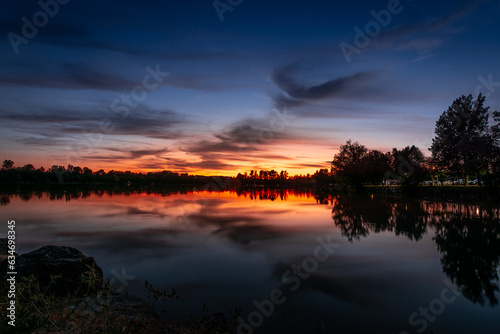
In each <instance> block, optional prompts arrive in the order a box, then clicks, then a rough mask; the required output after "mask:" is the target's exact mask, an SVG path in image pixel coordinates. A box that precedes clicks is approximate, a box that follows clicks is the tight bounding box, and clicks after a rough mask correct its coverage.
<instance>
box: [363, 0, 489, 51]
mask: <svg viewBox="0 0 500 334" xmlns="http://www.w3.org/2000/svg"><path fill="white" fill-rule="evenodd" d="M485 2H487V1H484V0H479V1H469V2H465V3H463V4H462V5H461V6H460V7H458V8H456V9H455V10H453V11H452V12H450V13H448V14H445V15H443V16H441V17H439V18H434V19H430V20H427V21H422V22H419V23H412V24H406V25H401V26H397V27H395V28H393V29H391V30H388V31H386V32H384V33H382V34H381V35H380V36H378V37H376V38H374V40H373V43H372V45H371V47H375V48H391V49H393V50H396V51H408V50H415V51H417V52H418V53H419V54H427V53H429V52H431V51H432V50H434V49H437V48H439V47H440V46H441V45H443V43H444V41H445V39H444V37H443V36H444V35H453V34H457V33H459V32H461V31H463V29H465V28H464V27H462V28H452V25H454V24H455V23H457V22H459V21H460V20H461V19H462V18H465V17H466V16H468V15H469V14H471V13H472V12H473V11H474V10H475V9H476V8H477V6H478V5H479V4H481V3H485ZM437 36H441V37H437Z"/></svg>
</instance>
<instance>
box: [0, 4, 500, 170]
mask: <svg viewBox="0 0 500 334" xmlns="http://www.w3.org/2000/svg"><path fill="white" fill-rule="evenodd" d="M499 16H500V2H499V1H446V2H444V1H442V2H435V1H427V0H413V1H411V0H401V1H397V0H389V1H385V0H384V1H373V0H371V1H368V0H364V1H350V2H348V1H342V2H338V1H319V0H308V1H302V0H299V1H272V2H271V1H260V0H254V1H250V0H220V1H219V0H216V1H213V0H192V1H166V0H165V1H153V0H142V1H124V0H122V1H105V2H103V1H93V0H91V1H76V0H72V1H71V0H40V1H24V0H19V1H9V2H7V3H6V4H4V5H3V10H2V11H1V12H0V35H1V36H2V38H1V39H0V59H1V67H0V99H1V101H2V103H1V104H0V159H1V160H2V161H3V160H4V159H10V160H13V161H14V162H15V166H23V165H24V164H28V163H31V164H33V165H34V166H35V168H39V167H40V166H44V167H45V168H49V167H50V166H52V165H64V166H67V165H69V164H71V165H74V166H81V167H83V166H87V167H90V168H91V169H93V170H98V169H104V170H105V171H109V170H112V169H113V170H132V171H137V172H149V171H153V172H154V171H162V170H171V171H176V172H187V173H190V174H203V175H236V173H238V172H245V171H250V170H252V169H253V170H255V169H259V170H260V169H276V170H285V169H286V170H288V171H289V173H290V174H291V175H293V174H306V173H314V171H316V170H317V169H320V168H329V167H330V161H331V160H332V158H333V156H334V155H335V154H336V153H337V152H338V151H339V146H340V145H342V144H344V143H345V142H346V141H347V140H349V139H352V140H353V141H358V142H360V143H361V144H363V145H365V146H366V147H367V148H369V149H378V150H381V151H384V152H386V151H389V150H391V149H392V148H393V147H396V148H403V147H405V146H407V145H415V146H417V147H419V148H420V149H421V150H422V151H423V152H424V154H425V155H427V156H430V152H429V151H428V148H429V147H430V145H431V143H432V138H433V136H434V126H435V123H436V121H437V119H438V118H439V116H440V115H441V113H442V112H443V111H445V110H446V109H447V108H448V106H449V105H451V104H452V102H453V100H455V99H456V98H458V97H459V96H461V95H462V94H464V95H468V94H473V95H475V96H477V94H479V93H480V92H481V93H483V94H485V95H486V96H487V99H486V105H487V106H490V107H491V109H490V111H493V110H500V108H499V106H500V68H499V59H500V58H499V55H500V43H499V41H500V40H499V37H498V36H499V35H500V20H498V18H499Z"/></svg>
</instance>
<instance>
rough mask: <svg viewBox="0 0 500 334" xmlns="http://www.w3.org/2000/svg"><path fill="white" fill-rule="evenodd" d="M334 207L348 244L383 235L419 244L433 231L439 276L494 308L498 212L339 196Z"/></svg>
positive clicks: (479, 207)
mask: <svg viewBox="0 0 500 334" xmlns="http://www.w3.org/2000/svg"><path fill="white" fill-rule="evenodd" d="M332 203H333V208H332V219H333V221H334V223H335V225H336V226H337V227H339V228H340V230H341V232H342V235H343V236H345V237H346V238H347V239H348V240H349V241H350V242H353V240H360V239H361V238H363V237H366V236H368V235H369V233H370V232H374V233H380V232H385V231H390V232H392V231H394V233H395V234H396V235H404V236H406V237H407V238H409V239H410V240H415V241H418V240H420V239H422V236H423V235H424V234H425V233H427V228H428V227H429V226H433V227H434V230H435V236H434V238H433V240H434V241H435V242H436V244H437V248H438V251H439V252H440V253H441V264H442V268H443V272H444V273H445V274H446V275H447V276H448V277H449V278H450V279H451V280H452V281H453V282H454V283H455V284H456V285H457V287H458V288H459V289H460V290H461V291H462V293H463V295H464V296H465V297H466V298H467V299H469V300H470V301H472V302H474V303H479V304H481V305H483V304H485V303H489V304H490V305H492V306H493V305H497V304H498V299H497V298H496V296H495V293H496V292H498V291H499V287H498V280H499V273H498V268H499V263H500V219H499V209H498V207H492V206H490V205H484V204H483V205H473V204H467V203H446V202H429V201H423V200H420V201H418V200H407V199H401V198H399V199H396V198H376V197H375V198H373V197H372V196H366V197H342V196H337V197H335V198H334V200H333V201H332Z"/></svg>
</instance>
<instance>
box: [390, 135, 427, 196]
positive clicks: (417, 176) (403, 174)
mask: <svg viewBox="0 0 500 334" xmlns="http://www.w3.org/2000/svg"><path fill="white" fill-rule="evenodd" d="M391 156H392V159H391V166H392V170H393V171H394V173H396V175H398V177H399V178H401V184H402V185H404V186H411V187H414V186H417V185H418V184H419V183H420V182H422V181H423V180H424V178H425V176H426V175H427V170H426V168H425V167H424V164H423V162H424V154H423V153H422V151H420V149H419V148H418V147H416V146H415V145H412V146H411V147H410V146H406V147H405V148H403V149H402V150H398V149H397V148H393V149H392V153H391Z"/></svg>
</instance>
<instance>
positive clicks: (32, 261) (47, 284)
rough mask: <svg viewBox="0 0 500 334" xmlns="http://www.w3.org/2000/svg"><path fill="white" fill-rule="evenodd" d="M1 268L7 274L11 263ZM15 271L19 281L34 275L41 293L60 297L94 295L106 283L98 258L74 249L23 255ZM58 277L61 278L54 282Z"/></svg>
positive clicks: (49, 249) (56, 248)
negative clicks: (53, 278)
mask: <svg viewBox="0 0 500 334" xmlns="http://www.w3.org/2000/svg"><path fill="white" fill-rule="evenodd" d="M1 267H2V271H1V272H2V273H6V272H7V262H6V261H3V262H2V263H1ZM15 268H16V271H17V276H16V280H17V281H18V282H21V278H28V277H30V276H31V275H33V276H34V277H35V279H36V282H38V284H39V286H40V291H46V292H47V293H49V294H52V293H54V294H55V295H57V296H66V295H70V296H86V295H92V294H95V293H97V292H98V291H99V290H100V289H101V287H102V283H103V273H102V269H101V268H100V267H99V266H98V265H97V264H96V263H95V261H94V258H92V257H88V256H85V255H84V254H83V253H82V252H80V251H79V250H78V249H76V248H72V247H64V246H44V247H42V248H39V249H36V250H34V251H32V252H29V253H26V254H22V255H20V256H18V257H17V258H16V265H15ZM4 275H5V274H4ZM54 276H57V278H56V279H55V281H52V277H54ZM83 278H85V279H83ZM4 281H5V280H4Z"/></svg>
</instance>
